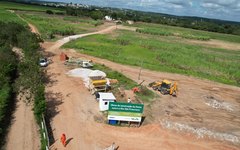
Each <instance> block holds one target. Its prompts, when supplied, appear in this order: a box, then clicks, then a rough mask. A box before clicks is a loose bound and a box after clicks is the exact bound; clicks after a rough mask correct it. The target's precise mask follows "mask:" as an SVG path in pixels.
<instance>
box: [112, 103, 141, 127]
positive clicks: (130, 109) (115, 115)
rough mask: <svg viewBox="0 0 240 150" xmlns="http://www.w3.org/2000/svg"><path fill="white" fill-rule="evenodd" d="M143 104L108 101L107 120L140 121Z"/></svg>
mask: <svg viewBox="0 0 240 150" xmlns="http://www.w3.org/2000/svg"><path fill="white" fill-rule="evenodd" d="M143 108H144V105H143V104H133V103H117V102H110V103H109V109H108V120H117V121H129V122H139V123H140V122H141V121H142V114H143Z"/></svg>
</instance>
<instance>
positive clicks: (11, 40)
mask: <svg viewBox="0 0 240 150" xmlns="http://www.w3.org/2000/svg"><path fill="white" fill-rule="evenodd" d="M0 13H3V14H6V16H7V14H8V15H9V16H10V17H9V20H8V18H7V17H6V18H5V19H2V20H0V26H1V28H0V70H1V71H0V137H1V139H4V134H5V133H6V132H5V131H6V128H7V126H8V125H9V123H10V119H11V117H10V116H11V109H10V108H12V107H13V105H14V99H15V97H14V93H15V92H14V91H18V92H26V91H28V92H30V96H31V97H30V99H29V100H30V101H33V103H34V108H33V110H34V114H35V116H36V119H37V121H38V123H40V119H41V116H42V114H43V113H44V112H45V107H46V104H45V103H46V102H45V97H44V85H43V81H44V78H43V77H44V76H43V73H42V70H41V68H40V67H39V65H38V60H39V57H40V55H39V52H38V49H39V48H40V47H39V42H41V41H42V40H41V39H40V38H39V37H38V36H37V35H35V34H33V33H31V32H30V30H29V28H28V27H27V26H26V24H25V22H23V21H22V20H21V19H19V18H18V17H17V16H16V15H14V14H12V13H10V12H7V11H5V12H4V10H0ZM3 21H4V22H3ZM14 46H15V47H19V48H21V49H22V50H23V54H24V58H23V60H21V61H19V60H18V59H16V58H17V57H16V54H15V53H13V51H12V48H13V47H14ZM17 74H18V78H16V77H17ZM3 142H4V140H1V144H3ZM1 144H0V145H1Z"/></svg>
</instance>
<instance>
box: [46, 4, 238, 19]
mask: <svg viewBox="0 0 240 150" xmlns="http://www.w3.org/2000/svg"><path fill="white" fill-rule="evenodd" d="M45 1H55V2H66V3H70V2H72V3H80V4H87V5H95V6H104V7H116V8H128V9H134V10H141V11H151V12H159V13H166V14H172V15H178V16H198V17H206V18H214V19H222V20H230V21H237V22H240V0H45Z"/></svg>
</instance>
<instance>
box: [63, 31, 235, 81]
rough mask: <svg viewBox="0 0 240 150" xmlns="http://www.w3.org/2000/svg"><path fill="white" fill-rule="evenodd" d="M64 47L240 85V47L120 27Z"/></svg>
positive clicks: (117, 60) (115, 60)
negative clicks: (200, 43) (216, 45)
mask: <svg viewBox="0 0 240 150" xmlns="http://www.w3.org/2000/svg"><path fill="white" fill-rule="evenodd" d="M64 47H65V48H75V49H78V50H79V51H80V52H82V53H85V54H89V55H93V56H97V57H101V58H105V59H108V60H111V61H114V62H118V63H122V64H128V65H133V66H140V64H141V63H142V62H143V67H144V68H148V69H152V70H158V71H166V72H172V73H179V74H185V75H191V76H195V77H200V78H206V79H210V80H213V81H217V82H221V83H225V84H231V85H236V86H240V61H239V60H240V51H233V50H225V49H217V48H207V47H204V46H196V45H190V44H186V43H181V42H178V41H177V40H176V39H175V40H174V39H173V37H165V36H164V37H159V36H156V35H155V36H153V35H151V36H150V35H145V34H141V33H136V32H131V31H121V30H120V31H117V32H116V33H112V34H110V35H93V36H89V37H85V38H81V39H78V40H76V41H72V42H70V43H67V44H66V45H64Z"/></svg>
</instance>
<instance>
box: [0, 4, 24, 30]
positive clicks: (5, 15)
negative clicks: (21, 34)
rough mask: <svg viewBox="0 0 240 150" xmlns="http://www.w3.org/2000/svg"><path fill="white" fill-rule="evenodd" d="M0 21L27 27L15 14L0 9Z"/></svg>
mask: <svg viewBox="0 0 240 150" xmlns="http://www.w3.org/2000/svg"><path fill="white" fill-rule="evenodd" d="M0 16H1V17H0V21H2V22H16V23H19V24H22V25H25V26H27V23H26V22H24V21H22V20H21V19H20V18H19V17H18V16H17V15H16V14H15V13H12V12H10V11H7V10H5V9H1V8H0Z"/></svg>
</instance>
